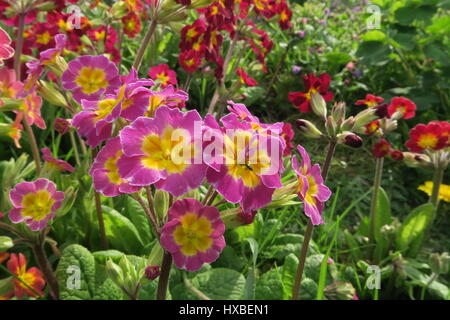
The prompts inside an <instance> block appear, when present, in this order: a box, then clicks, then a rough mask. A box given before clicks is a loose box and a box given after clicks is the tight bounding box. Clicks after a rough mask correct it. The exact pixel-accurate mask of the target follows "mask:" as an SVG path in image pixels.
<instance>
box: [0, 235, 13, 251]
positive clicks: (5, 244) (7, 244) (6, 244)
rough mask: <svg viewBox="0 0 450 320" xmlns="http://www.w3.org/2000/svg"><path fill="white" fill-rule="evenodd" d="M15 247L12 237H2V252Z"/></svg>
mask: <svg viewBox="0 0 450 320" xmlns="http://www.w3.org/2000/svg"><path fill="white" fill-rule="evenodd" d="M13 246H14V244H13V241H12V239H11V238H10V237H6V236H1V237H0V252H3V251H6V250H8V249H10V248H12V247H13Z"/></svg>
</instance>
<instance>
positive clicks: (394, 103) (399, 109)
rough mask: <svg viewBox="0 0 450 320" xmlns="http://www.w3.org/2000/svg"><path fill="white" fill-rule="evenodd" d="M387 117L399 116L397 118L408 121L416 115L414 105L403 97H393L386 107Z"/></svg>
mask: <svg viewBox="0 0 450 320" xmlns="http://www.w3.org/2000/svg"><path fill="white" fill-rule="evenodd" d="M388 112H389V117H392V116H393V115H394V113H398V114H399V118H403V119H409V118H412V117H414V116H415V114H416V104H415V103H414V102H412V101H411V100H409V99H406V98H404V97H394V98H392V100H391V103H390V104H389V107H388Z"/></svg>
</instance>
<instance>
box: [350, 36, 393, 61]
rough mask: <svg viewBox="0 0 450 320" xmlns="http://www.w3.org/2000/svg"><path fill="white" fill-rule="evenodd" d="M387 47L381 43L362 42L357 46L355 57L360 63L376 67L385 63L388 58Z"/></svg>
mask: <svg viewBox="0 0 450 320" xmlns="http://www.w3.org/2000/svg"><path fill="white" fill-rule="evenodd" d="M389 53H390V50H389V47H388V46H387V45H386V44H385V43H383V42H381V41H364V42H363V43H361V44H360V45H359V48H358V51H357V52H356V55H357V56H358V57H360V58H361V61H362V63H364V64H367V65H376V64H382V63H384V62H386V61H387V60H388V59H389V57H388V55H389Z"/></svg>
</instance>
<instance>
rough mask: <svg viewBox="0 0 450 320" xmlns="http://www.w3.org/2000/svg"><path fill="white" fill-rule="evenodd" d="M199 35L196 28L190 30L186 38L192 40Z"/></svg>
mask: <svg viewBox="0 0 450 320" xmlns="http://www.w3.org/2000/svg"><path fill="white" fill-rule="evenodd" d="M197 34H198V32H197V31H195V29H194V28H191V29H189V30H188V31H187V32H186V38H188V40H191V39H192V38H194V37H195V36H196V35H197Z"/></svg>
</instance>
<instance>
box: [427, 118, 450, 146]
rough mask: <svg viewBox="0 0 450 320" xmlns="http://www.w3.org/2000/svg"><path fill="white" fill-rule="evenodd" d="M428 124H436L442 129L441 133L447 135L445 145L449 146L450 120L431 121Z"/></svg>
mask: <svg viewBox="0 0 450 320" xmlns="http://www.w3.org/2000/svg"><path fill="white" fill-rule="evenodd" d="M430 124H437V125H439V126H440V127H441V129H442V135H443V136H446V137H447V145H446V146H447V147H448V146H450V122H447V121H431V122H430Z"/></svg>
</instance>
